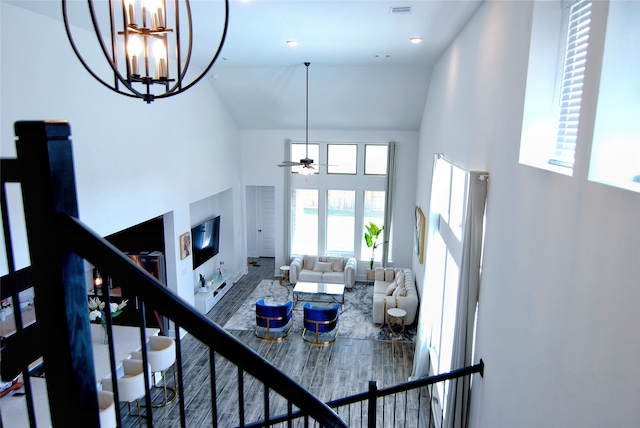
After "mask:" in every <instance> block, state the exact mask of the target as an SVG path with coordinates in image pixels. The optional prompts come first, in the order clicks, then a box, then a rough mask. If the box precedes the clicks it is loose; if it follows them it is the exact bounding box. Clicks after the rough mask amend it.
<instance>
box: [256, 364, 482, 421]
mask: <svg viewBox="0 0 640 428" xmlns="http://www.w3.org/2000/svg"><path fill="white" fill-rule="evenodd" d="M474 373H479V374H480V376H483V377H484V361H483V360H482V359H480V362H479V363H478V364H474V365H472V366H468V367H463V368H461V369H456V370H452V371H450V372H447V373H442V374H439V375H434V376H429V377H426V378H422V379H416V380H411V381H408V382H403V383H400V384H398V385H394V386H390V387H387V388H381V389H377V388H375V381H370V383H369V391H367V392H360V393H358V394H353V395H350V396H348V397H342V398H337V399H335V400H331V401H327V406H329V407H331V408H332V409H335V408H338V407H342V406H348V405H350V404H357V403H362V402H366V401H369V418H375V408H376V405H375V400H377V399H378V398H382V397H386V396H388V395H394V394H399V393H402V392H406V391H410V390H412V389H417V388H423V387H425V386H429V385H433V384H436V383H438V382H444V381H447V380H453V379H458V378H461V377H464V376H469V375H472V374H474ZM372 386H373V388H372ZM372 395H373V396H372ZM304 414H305V413H303V412H301V411H296V412H293V413H291V414H287V415H284V414H283V415H278V416H275V417H273V418H271V419H270V420H269V423H271V424H277V423H282V422H285V421H287V420H289V419H290V418H292V419H295V418H300V417H302V416H304ZM262 426H265V422H264V421H258V422H254V423H252V424H247V425H245V427H247V428H249V427H251V428H257V427H262Z"/></svg>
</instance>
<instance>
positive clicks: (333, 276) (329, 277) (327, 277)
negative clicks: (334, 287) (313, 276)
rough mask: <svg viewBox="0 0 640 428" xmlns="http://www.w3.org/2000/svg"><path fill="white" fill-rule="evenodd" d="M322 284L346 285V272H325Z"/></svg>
mask: <svg viewBox="0 0 640 428" xmlns="http://www.w3.org/2000/svg"><path fill="white" fill-rule="evenodd" d="M322 282H330V283H333V284H340V283H341V282H342V283H344V272H324V273H323V274H322Z"/></svg>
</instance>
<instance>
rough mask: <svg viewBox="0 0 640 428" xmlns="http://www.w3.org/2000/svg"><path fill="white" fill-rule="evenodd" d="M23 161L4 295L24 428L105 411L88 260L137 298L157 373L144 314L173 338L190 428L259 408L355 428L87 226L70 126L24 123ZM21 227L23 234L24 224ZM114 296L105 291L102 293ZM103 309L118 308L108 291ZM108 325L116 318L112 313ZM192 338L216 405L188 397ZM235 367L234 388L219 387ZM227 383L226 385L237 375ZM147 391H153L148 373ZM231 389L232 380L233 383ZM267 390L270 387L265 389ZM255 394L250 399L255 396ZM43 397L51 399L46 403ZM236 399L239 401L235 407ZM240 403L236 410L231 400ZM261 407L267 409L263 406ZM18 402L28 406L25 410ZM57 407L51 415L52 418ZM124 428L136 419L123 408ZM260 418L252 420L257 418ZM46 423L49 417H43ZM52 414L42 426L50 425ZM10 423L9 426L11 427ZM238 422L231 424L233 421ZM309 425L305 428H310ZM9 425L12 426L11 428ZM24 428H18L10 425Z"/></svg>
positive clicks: (7, 354) (6, 356)
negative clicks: (20, 248)
mask: <svg viewBox="0 0 640 428" xmlns="http://www.w3.org/2000/svg"><path fill="white" fill-rule="evenodd" d="M15 129H16V135H17V141H16V149H17V155H18V156H17V158H16V159H2V164H1V168H0V171H1V175H2V198H1V199H2V220H3V232H4V237H5V252H6V257H7V262H8V274H7V275H6V276H5V277H4V278H3V282H2V286H1V287H0V289H1V293H2V298H3V299H4V298H10V299H11V301H12V304H13V308H15V311H14V314H13V318H14V322H15V333H13V334H11V335H8V336H7V337H3V338H2V343H1V345H0V348H1V351H2V355H1V361H2V365H1V368H0V374H1V375H2V379H5V380H7V379H14V378H16V379H17V378H18V377H19V376H21V380H22V381H23V382H24V386H25V402H24V408H25V410H24V412H25V413H26V415H23V416H24V418H25V419H28V422H26V421H25V423H24V426H27V424H28V426H31V427H35V426H37V425H38V424H39V421H40V418H41V417H43V416H44V417H48V418H49V419H50V421H51V424H52V426H54V427H68V426H87V427H89V426H91V427H98V426H100V412H99V410H100V408H99V403H98V398H97V389H98V386H97V383H98V381H99V379H96V374H95V367H94V358H93V353H92V349H93V346H94V345H93V344H92V339H91V325H90V322H89V317H88V305H87V298H88V295H87V285H86V277H85V269H84V260H87V261H88V262H90V263H91V264H93V265H94V266H96V267H99V269H100V271H101V273H102V274H103V275H104V276H108V277H111V278H113V279H114V280H117V281H118V282H119V283H123V284H126V289H127V293H128V296H130V297H131V298H132V299H135V301H136V304H137V316H138V318H139V326H138V328H137V329H136V330H137V331H138V332H139V336H140V348H141V351H142V355H143V366H144V365H146V364H147V362H148V352H147V351H148V350H147V337H146V335H147V330H146V317H145V312H146V311H150V310H153V311H157V312H159V313H160V314H161V315H162V316H165V317H167V318H168V319H169V320H170V321H171V322H173V323H174V326H175V340H176V361H177V364H176V371H177V378H178V380H177V385H176V386H177V390H178V398H179V410H180V425H181V426H182V427H185V426H187V425H189V426H194V425H193V424H194V422H192V421H191V420H190V416H191V414H192V412H191V409H192V407H190V406H197V405H210V406H211V410H212V412H211V420H210V421H209V422H206V421H199V424H202V423H206V424H207V425H208V424H209V423H210V424H211V426H214V427H216V426H218V425H219V424H224V425H225V426H233V425H236V426H247V425H248V424H250V423H252V422H253V421H251V420H250V419H251V418H252V417H253V416H249V415H250V414H251V415H255V410H254V409H255V407H256V406H257V407H261V411H260V412H259V413H260V414H261V415H262V416H261V418H264V420H270V419H271V417H270V414H271V412H281V410H280V409H281V408H283V406H284V408H286V414H287V415H289V416H284V420H289V421H292V420H293V414H294V412H302V413H303V414H304V415H305V418H306V419H305V420H306V421H307V424H308V423H309V420H311V421H315V424H316V425H318V426H327V427H345V426H347V425H346V424H345V422H344V421H342V419H341V418H340V417H339V416H338V415H337V414H336V413H335V412H334V411H333V410H332V409H331V408H330V407H329V406H327V405H326V404H325V403H322V402H321V401H320V400H318V399H317V398H316V397H315V396H314V395H312V394H311V393H309V392H308V391H307V390H306V389H304V388H303V387H301V386H300V385H299V384H297V383H296V382H295V381H293V380H292V379H291V378H289V377H288V376H287V375H286V374H284V373H282V372H280V371H279V370H278V369H277V368H275V367H274V366H273V365H272V364H270V363H269V362H268V361H266V360H265V359H264V358H262V357H260V356H259V355H258V354H256V353H255V352H253V351H252V350H250V349H249V348H247V347H246V346H244V345H243V344H242V343H240V342H239V341H238V340H236V339H235V338H234V337H233V336H231V335H230V334H228V333H227V332H225V331H224V330H223V329H222V328H220V327H219V326H217V325H216V324H215V323H213V322H212V321H210V320H209V319H208V318H206V317H205V316H203V315H201V314H200V313H198V312H196V311H195V310H194V309H193V308H192V307H191V306H190V305H188V304H186V303H185V302H183V301H182V300H181V299H180V298H179V297H178V296H177V295H175V294H174V293H173V292H172V291H171V290H169V289H168V288H167V287H165V286H163V285H162V284H161V283H160V282H159V281H157V280H156V279H155V278H154V277H152V276H151V275H150V274H149V273H147V272H146V271H144V270H142V269H140V268H139V267H138V266H137V265H136V264H135V263H134V262H133V261H132V260H131V259H129V258H128V257H127V256H125V255H124V254H122V253H121V252H120V251H118V250H117V249H116V248H115V247H113V246H112V245H111V244H109V243H108V242H107V241H105V240H104V239H102V238H101V237H99V236H98V235H97V234H96V233H94V232H92V231H91V230H90V229H89V228H88V227H86V226H85V225H83V224H82V222H81V221H80V220H78V217H79V216H78V207H77V200H76V186H75V176H74V169H73V156H72V148H71V142H70V140H69V136H70V127H69V125H68V124H67V123H66V122H18V123H16V126H15ZM10 183H18V184H19V185H20V188H21V195H22V200H23V212H24V222H25V224H26V233H27V241H28V247H29V256H30V260H31V265H30V268H27V269H21V270H16V261H15V258H14V248H13V244H12V242H15V240H13V239H12V234H13V233H14V229H13V228H12V227H11V224H12V221H13V220H14V219H12V218H11V215H10V214H9V213H10V212H12V213H13V212H15V210H11V209H10V207H9V206H8V198H7V190H6V186H7V185H10ZM17 223H19V222H17ZM29 287H32V288H33V294H34V302H33V303H34V304H33V307H34V311H35V322H34V323H31V324H29V323H27V322H24V312H23V311H21V310H20V309H21V308H22V306H24V303H25V302H21V299H20V295H21V292H24V290H25V289H27V288H29ZM104 287H106V285H105V286H104ZM103 296H104V298H106V299H107V303H108V299H109V293H108V290H107V289H106V288H104V292H103ZM106 312H107V313H108V311H106ZM106 324H107V331H108V339H109V355H110V372H111V378H112V379H116V378H117V377H118V376H119V370H120V369H119V367H118V364H119V362H118V361H116V359H115V349H114V336H113V328H112V327H113V326H112V319H111V317H110V316H107V317H106ZM183 330H184V331H185V332H186V333H188V334H189V335H191V336H193V337H194V338H196V339H197V340H199V341H200V342H202V343H203V344H204V345H205V346H207V347H208V349H209V356H208V365H209V367H208V372H207V373H206V374H200V376H203V377H208V378H209V382H210V397H209V400H205V401H202V399H201V398H202V397H197V398H198V400H195V398H196V397H193V396H190V391H188V390H185V388H184V384H185V382H184V381H185V376H187V375H186V374H185V373H184V370H183V367H182V362H181V355H182V349H181V338H182V336H183V334H182V333H183ZM40 361H41V365H42V369H43V370H44V378H45V383H46V392H44V393H45V394H46V396H47V398H48V403H41V402H40V401H36V397H37V396H38V388H39V387H41V386H39V384H40V381H37V382H36V379H35V378H32V377H31V376H30V373H32V372H33V371H34V367H35V366H37V365H38V364H39V362H40ZM230 366H233V367H235V368H234V369H231V370H232V371H235V373H236V376H235V379H236V381H235V382H234V383H229V381H228V380H229V378H230V376H219V375H218V374H217V371H219V370H224V371H225V372H228V371H229V370H230V369H229V367H230ZM227 374H228V373H227ZM144 376H145V384H146V385H149V384H150V383H151V382H152V381H153V380H152V379H151V374H150V373H149V372H147V371H145V375H144ZM231 378H233V376H232V377H231ZM255 382H257V383H258V384H260V385H262V386H261V387H260V388H255V387H254V386H253V385H254V384H255ZM117 385H118V384H117V382H115V381H114V382H113V386H114V387H115V388H114V395H115V402H116V403H118V402H119V399H118V398H119V394H118V388H117ZM245 385H251V388H245ZM41 392H42V391H41ZM232 394H233V395H232ZM230 397H231V398H230ZM258 397H259V398H258ZM16 399H18V398H16ZM144 402H145V404H146V406H145V409H144V411H143V412H144V414H145V418H146V421H147V425H148V426H152V425H153V421H154V419H153V406H152V396H151V389H149V388H148V389H147V392H146V394H145V397H144ZM46 405H48V406H46ZM115 407H116V408H115V412H116V419H117V421H118V426H122V424H123V421H125V420H126V419H127V418H128V417H129V416H128V415H125V414H123V413H124V412H121V411H120V407H119V406H115ZM248 407H251V410H252V411H251V412H247V408H248ZM45 413H46V414H45ZM43 414H44V415H43ZM6 416H7V415H6V412H5V415H0V426H3V418H4V417H6ZM234 420H235V421H236V422H233V421H234ZM307 424H305V425H307ZM7 425H9V423H8V422H7ZM12 426H15V425H12Z"/></svg>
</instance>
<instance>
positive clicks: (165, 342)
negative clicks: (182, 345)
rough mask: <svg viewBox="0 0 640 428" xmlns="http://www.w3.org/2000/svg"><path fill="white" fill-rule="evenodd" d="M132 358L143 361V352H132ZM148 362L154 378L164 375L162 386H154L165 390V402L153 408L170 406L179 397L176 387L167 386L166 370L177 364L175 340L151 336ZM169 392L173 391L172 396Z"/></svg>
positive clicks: (174, 378) (174, 374)
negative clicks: (156, 375) (157, 375)
mask: <svg viewBox="0 0 640 428" xmlns="http://www.w3.org/2000/svg"><path fill="white" fill-rule="evenodd" d="M131 358H132V359H135V360H142V352H139V351H138V352H132V353H131ZM147 361H148V363H149V366H150V367H151V377H152V378H153V375H154V374H155V373H161V375H162V386H155V385H154V387H155V388H161V389H163V390H164V400H163V401H162V402H161V403H158V404H154V405H153V407H164V406H168V405H169V404H171V403H172V402H173V400H175V398H176V396H177V395H178V394H177V392H176V389H175V388H174V387H171V386H168V385H167V377H166V370H167V369H168V368H169V367H171V366H172V365H173V364H174V363H175V362H176V342H175V340H173V339H172V338H170V337H166V336H150V337H149V343H148V346H147ZM154 384H155V382H154ZM173 384H174V385H177V382H176V371H175V368H174V370H173ZM169 391H171V394H169V393H168V392H169ZM169 397H171V398H169Z"/></svg>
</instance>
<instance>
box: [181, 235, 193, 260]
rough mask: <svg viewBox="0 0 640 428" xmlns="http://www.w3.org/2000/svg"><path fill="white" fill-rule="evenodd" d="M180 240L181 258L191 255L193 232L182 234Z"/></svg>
mask: <svg viewBox="0 0 640 428" xmlns="http://www.w3.org/2000/svg"><path fill="white" fill-rule="evenodd" d="M179 242H180V260H184V259H186V258H187V257H189V256H190V255H191V232H187V233H183V234H182V235H180V238H179Z"/></svg>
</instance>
